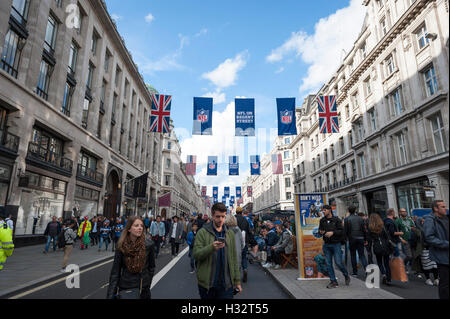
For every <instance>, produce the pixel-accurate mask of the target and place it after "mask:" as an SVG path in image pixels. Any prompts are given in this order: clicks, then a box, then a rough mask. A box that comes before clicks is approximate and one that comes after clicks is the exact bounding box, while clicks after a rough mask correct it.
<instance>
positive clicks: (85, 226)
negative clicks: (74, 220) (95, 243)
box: [78, 216, 92, 250]
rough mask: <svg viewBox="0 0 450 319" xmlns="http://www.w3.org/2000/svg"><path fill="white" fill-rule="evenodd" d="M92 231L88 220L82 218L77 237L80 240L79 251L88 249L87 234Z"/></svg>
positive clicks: (88, 239)
mask: <svg viewBox="0 0 450 319" xmlns="http://www.w3.org/2000/svg"><path fill="white" fill-rule="evenodd" d="M91 229H92V225H91V222H90V221H89V220H88V217H87V216H86V217H84V221H83V222H82V223H81V224H80V227H79V228H78V236H79V237H80V238H81V250H83V249H85V248H86V249H88V248H89V243H90V238H89V233H90V231H91Z"/></svg>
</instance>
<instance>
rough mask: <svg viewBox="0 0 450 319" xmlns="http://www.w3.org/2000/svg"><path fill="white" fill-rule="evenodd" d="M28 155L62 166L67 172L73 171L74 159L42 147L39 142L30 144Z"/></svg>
mask: <svg viewBox="0 0 450 319" xmlns="http://www.w3.org/2000/svg"><path fill="white" fill-rule="evenodd" d="M28 156H29V157H31V158H34V159H38V160H39V161H41V162H44V163H47V164H50V165H52V166H55V167H58V168H61V169H63V170H65V171H67V172H72V167H73V161H72V160H70V159H68V158H65V157H62V156H61V155H60V154H57V153H55V152H52V151H50V150H48V149H45V148H42V147H40V146H39V145H38V144H36V143H33V142H30V143H29V144H28Z"/></svg>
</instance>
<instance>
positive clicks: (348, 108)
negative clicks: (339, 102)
mask: <svg viewBox="0 0 450 319" xmlns="http://www.w3.org/2000/svg"><path fill="white" fill-rule="evenodd" d="M349 119H350V107H349V106H348V105H346V106H345V120H347V121H348V120H349Z"/></svg>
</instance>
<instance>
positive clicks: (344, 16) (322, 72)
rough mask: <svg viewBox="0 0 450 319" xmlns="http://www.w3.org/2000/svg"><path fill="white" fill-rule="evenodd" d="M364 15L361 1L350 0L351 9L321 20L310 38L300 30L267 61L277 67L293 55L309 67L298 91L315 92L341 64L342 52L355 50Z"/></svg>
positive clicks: (348, 7) (344, 9) (364, 11)
mask: <svg viewBox="0 0 450 319" xmlns="http://www.w3.org/2000/svg"><path fill="white" fill-rule="evenodd" d="M365 13H366V7H365V6H363V5H362V4H361V1H360V0H351V1H350V4H349V6H347V7H345V8H343V9H339V10H338V11H336V12H335V13H333V14H331V15H329V16H328V17H325V18H322V19H320V20H319V21H318V22H317V23H316V25H315V32H314V34H312V35H308V34H307V33H305V32H303V31H301V30H300V31H298V32H293V33H292V35H291V37H290V38H289V39H288V40H287V41H286V42H285V43H284V44H283V45H281V46H280V47H278V48H276V49H274V50H272V53H271V54H270V55H269V56H267V57H266V61H267V62H271V63H274V62H280V61H282V60H283V59H284V58H285V57H287V56H290V55H292V54H295V55H296V57H298V56H300V57H301V59H302V61H303V62H305V63H307V64H309V65H310V66H309V68H308V73H307V75H306V76H305V77H303V78H302V84H301V86H300V88H299V90H300V92H306V91H308V90H310V91H311V90H316V89H318V88H320V86H321V85H322V84H323V83H324V82H325V81H327V80H328V79H329V78H330V77H331V76H332V74H333V73H334V72H336V70H337V68H338V66H339V64H340V63H341V53H342V50H346V51H347V52H348V50H349V49H350V48H351V47H352V46H353V44H354V41H355V40H356V38H357V36H358V34H359V32H360V31H361V28H362V24H363V21H364V17H365Z"/></svg>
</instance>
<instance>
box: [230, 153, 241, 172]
mask: <svg viewBox="0 0 450 319" xmlns="http://www.w3.org/2000/svg"><path fill="white" fill-rule="evenodd" d="M229 168H230V172H229V175H230V176H237V175H239V156H230V157H229Z"/></svg>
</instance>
